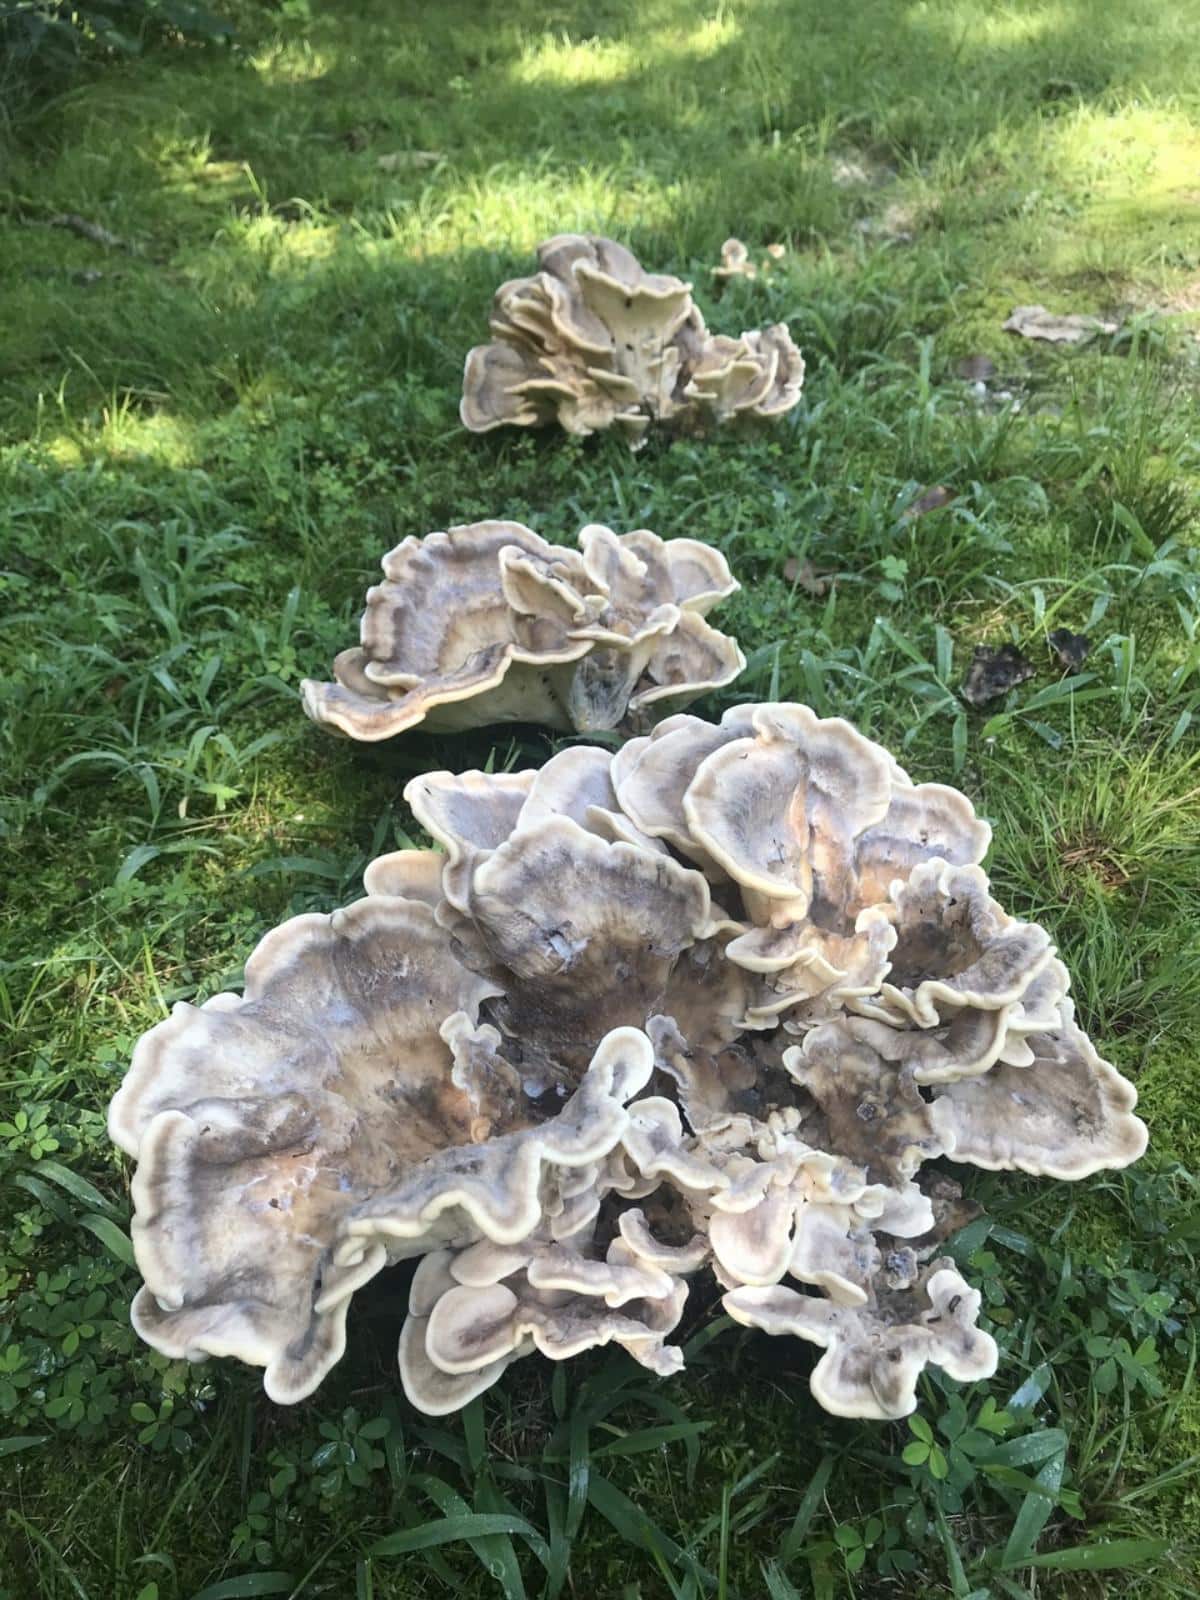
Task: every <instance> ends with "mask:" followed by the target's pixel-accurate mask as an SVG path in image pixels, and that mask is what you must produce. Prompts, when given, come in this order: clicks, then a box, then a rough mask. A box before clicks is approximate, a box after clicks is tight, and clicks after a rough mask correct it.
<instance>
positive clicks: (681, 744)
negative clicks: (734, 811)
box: [613, 706, 753, 877]
mask: <svg viewBox="0 0 1200 1600" xmlns="http://www.w3.org/2000/svg"><path fill="white" fill-rule="evenodd" d="M751 713H752V708H751V707H747V706H731V707H730V708H729V710H728V711H726V712H725V714H724V716H722V718H721V721H720V725H719V726H714V725H713V724H712V723H710V722H704V721H703V720H702V719H701V718H700V717H692V716H688V715H687V714H686V713H681V714H680V715H678V716H674V717H668V718H667V719H666V720H665V721H664V722H660V723H659V725H658V727H657V728H655V730H654V732H653V733H652V734H651V735H650V736H649V738H648V739H645V740H640V739H638V740H634V741H633V745H636V746H637V747H638V748H637V751H636V754H635V753H633V751H632V747H631V749H630V751H628V752H626V753H625V755H624V757H623V759H621V760H619V761H616V762H614V765H613V783H614V784H615V786H616V790H617V796H618V798H619V800H620V802H621V809H622V810H623V811H624V812H625V813H626V814H627V815H628V816H630V817H632V818H633V820H634V822H636V823H637V825H638V827H639V828H641V830H642V831H643V833H648V834H650V835H651V837H653V838H656V839H665V840H666V841H667V843H668V844H670V845H673V846H674V847H675V848H676V849H677V850H679V851H681V852H682V853H684V854H686V855H687V856H688V857H689V858H690V859H692V860H697V859H698V860H699V861H700V863H701V864H702V865H707V863H709V862H711V861H712V857H711V856H710V855H708V854H707V852H705V851H704V850H703V848H702V846H700V845H699V844H698V843H697V841H696V840H695V839H694V838H693V836H692V834H691V831H690V829H689V826H688V819H687V817H686V816H685V815H684V809H683V801H684V796H685V794H686V793H687V791H688V787H689V785H690V784H691V782H692V780H693V778H694V777H695V776H696V769H697V767H699V765H700V764H701V762H702V761H703V760H704V758H705V757H706V756H707V755H710V754H711V753H712V752H713V751H716V750H719V749H721V748H722V747H723V746H724V745H728V744H731V743H732V742H733V741H734V740H736V739H742V738H744V737H745V735H746V734H747V733H749V732H751V731H752V730H753V723H752V720H751ZM713 866H714V870H715V874H716V876H718V877H724V876H725V874H724V873H722V872H720V870H719V869H716V868H715V863H714V864H713Z"/></svg>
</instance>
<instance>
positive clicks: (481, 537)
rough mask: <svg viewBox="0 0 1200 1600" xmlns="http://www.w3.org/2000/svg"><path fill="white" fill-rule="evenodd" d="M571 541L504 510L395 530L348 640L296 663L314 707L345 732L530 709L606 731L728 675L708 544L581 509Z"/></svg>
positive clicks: (731, 654)
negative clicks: (325, 670)
mask: <svg viewBox="0 0 1200 1600" xmlns="http://www.w3.org/2000/svg"><path fill="white" fill-rule="evenodd" d="M578 543H579V549H578V550H570V549H567V548H565V547H564V546H561V545H552V544H548V543H547V542H546V540H545V539H543V538H541V537H540V536H539V535H538V534H536V533H534V532H533V530H532V529H530V528H526V527H524V526H523V525H522V524H521V523H519V522H473V523H468V524H466V525H465V526H463V527H458V528H451V529H450V530H449V531H448V532H446V533H430V534H427V535H426V536H425V537H424V538H423V539H418V538H408V539H405V540H404V542H403V543H402V544H399V545H397V547H396V548H395V549H394V550H393V551H391V552H390V554H388V555H386V556H385V557H384V559H383V572H384V581H383V582H382V583H380V584H376V585H375V587H374V588H372V589H369V590H368V591H367V606H366V610H365V611H364V612H363V616H362V623H361V629H360V638H361V644H360V645H358V646H356V647H355V648H353V649H350V650H343V651H342V652H341V654H340V655H338V656H336V657H335V658H334V663H333V675H334V681H333V682H332V683H318V682H316V681H315V680H313V679H306V680H305V682H304V683H303V684H302V685H301V694H302V696H303V700H304V707H305V710H306V711H307V712H308V714H309V716H310V717H312V719H313V721H314V722H317V723H319V724H320V725H321V726H323V727H326V728H328V729H330V730H331V731H332V732H336V733H344V734H347V735H348V736H349V737H350V738H352V739H359V740H371V741H373V740H378V739H389V738H391V737H392V736H393V735H395V734H397V733H402V732H403V731H404V730H405V729H407V728H413V727H416V726H417V724H418V723H423V724H424V725H425V726H426V728H428V729H430V730H431V731H434V732H438V731H441V732H451V731H460V730H462V729H464V728H473V727H480V726H486V725H488V724H491V723H498V722H537V723H540V724H542V725H543V726H544V727H548V728H554V729H556V730H558V731H560V732H576V733H596V732H602V731H607V730H609V729H612V728H615V727H617V726H618V725H619V724H621V723H623V722H626V721H628V720H630V719H631V718H637V717H644V716H647V715H650V714H652V713H653V712H656V711H661V710H662V709H663V707H664V705H665V706H667V707H670V706H671V705H675V706H679V705H683V704H686V703H687V702H688V701H689V700H694V699H695V698H696V696H697V695H699V694H703V693H704V692H705V691H706V690H709V689H719V688H723V687H724V686H725V685H726V684H728V683H731V682H732V681H733V679H734V678H736V677H737V675H738V673H739V672H740V671H741V670H742V668H743V667H744V666H745V665H746V662H745V658H744V657H743V655H742V652H741V651H740V650H739V649H738V646H737V641H736V640H734V639H731V638H729V636H728V635H727V634H724V633H719V632H718V631H717V629H716V628H714V627H713V626H712V625H711V623H709V622H706V621H705V618H706V616H707V614H708V612H709V611H711V610H712V608H713V607H714V606H715V605H717V604H718V602H720V601H721V600H724V599H725V598H726V597H727V596H728V595H731V594H733V593H734V591H735V590H736V589H737V588H738V584H737V581H736V579H735V578H734V577H733V574H732V573H731V572H730V570H729V565H728V563H727V562H726V560H725V557H724V556H723V555H721V553H720V551H718V550H714V549H713V548H712V547H711V546H710V545H706V544H701V543H700V541H699V540H697V539H670V540H663V539H660V538H659V537H658V536H657V535H656V534H653V533H651V532H650V531H649V530H648V529H646V528H639V529H636V530H635V531H634V532H633V533H623V534H616V533H613V531H612V530H611V528H604V527H601V526H600V525H599V524H598V523H591V524H589V526H587V527H586V528H583V529H582V530H581V531H580V534H579V539H578Z"/></svg>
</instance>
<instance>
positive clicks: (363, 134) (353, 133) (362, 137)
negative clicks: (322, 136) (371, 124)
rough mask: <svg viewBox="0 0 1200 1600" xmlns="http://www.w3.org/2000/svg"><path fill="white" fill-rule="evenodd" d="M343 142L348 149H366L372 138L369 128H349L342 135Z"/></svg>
mask: <svg viewBox="0 0 1200 1600" xmlns="http://www.w3.org/2000/svg"><path fill="white" fill-rule="evenodd" d="M340 138H341V141H342V143H343V144H344V145H345V146H346V149H347V150H365V149H366V147H367V144H368V142H369V140H370V135H369V134H368V132H367V130H366V129H365V128H362V127H354V128H347V129H346V131H345V133H343V134H341V135H340Z"/></svg>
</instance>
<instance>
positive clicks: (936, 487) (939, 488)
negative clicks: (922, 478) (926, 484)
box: [904, 483, 955, 521]
mask: <svg viewBox="0 0 1200 1600" xmlns="http://www.w3.org/2000/svg"><path fill="white" fill-rule="evenodd" d="M954 498H955V491H954V490H953V489H947V487H946V485H945V484H944V483H935V484H933V485H932V487H930V488H928V489H923V490H922V491H921V493H920V494H919V495H918V496H917V498H916V499H915V500H914V501H913V503H912V504H911V505H910V506H906V507H905V510H904V517H905V520H906V521H912V519H913V518H914V517H923V516H925V515H926V514H927V513H928V512H930V511H940V510H941V509H942V507H943V506H948V505H949V504H950V502H951V500H953V499H954Z"/></svg>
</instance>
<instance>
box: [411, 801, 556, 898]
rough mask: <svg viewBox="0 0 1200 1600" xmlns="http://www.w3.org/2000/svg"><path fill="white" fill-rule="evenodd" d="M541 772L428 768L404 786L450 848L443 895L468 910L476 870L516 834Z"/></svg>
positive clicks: (427, 825) (429, 827)
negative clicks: (434, 769)
mask: <svg viewBox="0 0 1200 1600" xmlns="http://www.w3.org/2000/svg"><path fill="white" fill-rule="evenodd" d="M537 776H538V775H537V773H536V772H458V773H454V772H426V773H423V774H422V775H421V776H420V777H419V778H413V779H412V780H411V781H410V782H409V783H407V784H406V785H405V787H404V798H405V801H406V802H407V804H408V805H409V806H410V807H411V809H412V812H413V815H414V816H415V817H416V819H417V821H418V822H419V823H420V824H421V826H422V827H423V828H424V829H426V831H427V832H429V833H431V834H432V835H433V837H434V838H435V839H436V840H437V842H438V843H439V844H440V845H441V846H442V848H443V849H444V850H445V852H446V856H445V866H444V867H443V869H442V894H443V896H444V897H445V899H447V900H448V901H449V902H450V904H451V905H452V906H453V907H454V908H455V910H456V911H466V910H467V909H468V897H469V892H470V882H471V874H472V873H473V872H474V870H475V868H476V866H477V865H478V864H479V863H480V862H481V861H482V860H484V859H486V857H487V856H489V855H490V854H491V852H492V851H493V850H496V849H498V848H499V846H500V845H502V844H503V843H504V841H505V840H506V839H508V838H509V837H511V835H512V834H513V832H514V831H515V829H516V827H517V821H518V818H519V817H520V815H521V810H522V808H523V807H524V805H525V802H526V800H527V799H528V798H529V794H530V791H531V790H532V788H533V785H534V782H535V781H536V779H537Z"/></svg>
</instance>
